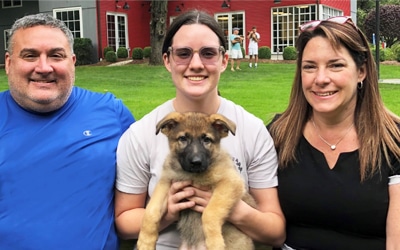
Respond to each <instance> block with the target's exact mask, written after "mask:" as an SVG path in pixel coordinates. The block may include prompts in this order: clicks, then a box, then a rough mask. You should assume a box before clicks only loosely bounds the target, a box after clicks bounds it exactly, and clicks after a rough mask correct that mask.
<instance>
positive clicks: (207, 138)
mask: <svg viewBox="0 0 400 250" xmlns="http://www.w3.org/2000/svg"><path fill="white" fill-rule="evenodd" d="M202 139H203V143H205V144H209V143H212V142H213V140H212V139H211V138H210V137H208V136H203V138H202Z"/></svg>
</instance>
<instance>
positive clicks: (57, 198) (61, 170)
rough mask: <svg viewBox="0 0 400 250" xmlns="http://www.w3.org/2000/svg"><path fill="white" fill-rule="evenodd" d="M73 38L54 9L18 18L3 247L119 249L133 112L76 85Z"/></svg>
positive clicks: (0, 148) (2, 156) (11, 62)
mask: <svg viewBox="0 0 400 250" xmlns="http://www.w3.org/2000/svg"><path fill="white" fill-rule="evenodd" d="M73 42H74V38H73V36H72V33H71V31H70V30H69V29H68V27H66V26H65V24H64V23H63V22H62V21H60V20H57V19H55V18H53V17H52V16H49V15H46V14H36V15H29V16H25V17H22V18H20V19H18V20H17V21H16V22H15V23H14V24H13V26H12V27H11V34H10V38H9V47H8V48H7V52H6V54H5V71H6V74H7V77H8V85H9V90H7V91H3V92H1V93H0V114H1V115H0V249H107V250H109V249H110V250H117V249H118V248H119V240H118V237H117V234H116V231H115V226H114V181H115V166H116V148H117V143H118V140H119V138H120V136H121V135H122V133H123V132H124V131H125V130H126V129H127V128H128V127H129V126H130V125H131V124H132V123H133V122H134V118H133V116H132V114H131V113H130V111H129V110H128V108H127V107H126V106H124V105H123V103H122V101H121V100H119V99H116V98H115V96H114V95H112V94H110V93H107V94H101V93H94V92H91V91H88V90H84V89H82V88H78V87H74V81H75V61H76V56H75V54H74V51H73Z"/></svg>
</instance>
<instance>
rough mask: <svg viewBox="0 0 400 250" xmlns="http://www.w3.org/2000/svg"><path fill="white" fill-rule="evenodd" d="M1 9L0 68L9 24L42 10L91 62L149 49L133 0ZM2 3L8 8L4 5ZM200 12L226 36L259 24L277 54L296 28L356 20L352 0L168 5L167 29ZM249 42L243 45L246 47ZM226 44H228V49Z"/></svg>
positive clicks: (39, 2)
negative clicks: (110, 53)
mask: <svg viewBox="0 0 400 250" xmlns="http://www.w3.org/2000/svg"><path fill="white" fill-rule="evenodd" d="M1 2H2V5H1V6H0V7H1V8H0V36H1V37H0V64H1V63H3V62H4V52H5V50H6V48H7V41H8V34H9V29H10V28H11V25H12V23H13V21H14V20H15V19H17V18H19V17H22V16H23V15H26V14H32V13H37V12H44V13H48V14H50V15H53V16H55V17H57V18H58V19H61V20H63V21H64V22H65V23H66V24H67V25H68V27H69V28H70V29H71V31H72V32H73V34H74V36H75V37H85V38H90V39H91V40H92V43H93V45H94V51H93V54H94V56H93V61H94V62H95V61H98V60H100V59H101V58H102V57H103V49H104V48H105V47H107V46H111V47H113V48H114V49H115V50H117V49H118V48H119V47H125V48H128V50H129V51H130V50H132V49H133V48H135V47H141V48H144V47H146V46H150V25H149V23H150V16H151V15H150V14H151V13H150V5H151V1H137V0H122V1H121V0H116V1H114V0H111V1H110V0H85V1H76V0H70V1H49V0H36V1H35V0H29V1H28V0H7V1H1ZM5 3H6V5H5ZM193 8H197V9H201V10H205V11H207V12H209V13H210V14H211V15H213V16H214V17H215V19H216V20H217V21H218V23H219V24H220V25H221V28H222V29H223V30H224V31H225V34H226V35H227V37H228V36H229V34H231V33H232V29H233V28H234V27H239V28H240V33H239V34H241V35H245V34H247V32H248V31H250V29H251V27H252V26H257V31H258V32H259V33H260V35H261V40H260V43H259V45H260V46H268V47H270V48H271V51H272V53H273V54H276V55H279V54H281V53H282V51H283V49H284V48H285V47H286V46H293V45H294V44H295V40H296V36H297V30H298V26H299V25H300V24H302V23H304V22H307V21H310V20H316V19H318V20H322V19H327V18H329V17H332V16H340V15H345V16H352V18H353V19H354V21H356V20H355V19H356V14H355V13H356V8H357V6H356V0H217V1H197V0H181V1H168V12H167V20H165V22H167V25H169V24H170V23H171V22H172V21H173V19H174V18H175V17H176V16H177V15H179V14H180V13H182V12H184V11H186V10H189V9H193ZM247 42H248V41H247V40H245V41H244V44H243V47H244V48H245V49H247ZM229 46H230V43H228V44H227V47H229Z"/></svg>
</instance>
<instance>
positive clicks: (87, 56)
mask: <svg viewBox="0 0 400 250" xmlns="http://www.w3.org/2000/svg"><path fill="white" fill-rule="evenodd" d="M92 51H93V45H92V40H90V38H75V39H74V53H75V55H76V63H75V65H87V64H91V63H92Z"/></svg>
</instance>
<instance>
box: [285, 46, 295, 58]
mask: <svg viewBox="0 0 400 250" xmlns="http://www.w3.org/2000/svg"><path fill="white" fill-rule="evenodd" d="M282 56H283V60H296V59H297V51H296V48H295V47H293V46H287V47H286V48H284V49H283V54H282Z"/></svg>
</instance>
